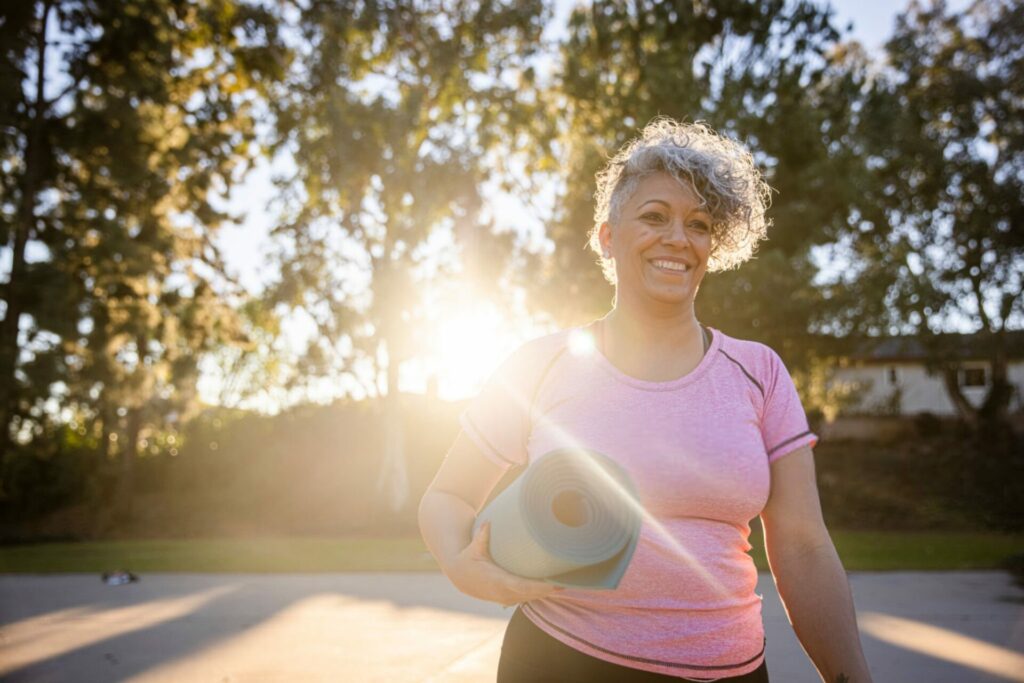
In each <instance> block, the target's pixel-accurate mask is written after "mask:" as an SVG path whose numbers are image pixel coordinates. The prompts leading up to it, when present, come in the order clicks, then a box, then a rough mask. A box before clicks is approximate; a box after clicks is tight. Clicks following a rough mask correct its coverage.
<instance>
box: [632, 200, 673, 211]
mask: <svg viewBox="0 0 1024 683" xmlns="http://www.w3.org/2000/svg"><path fill="white" fill-rule="evenodd" d="M652 203H657V204H663V205H664V206H665V208H666V209H670V208H672V207H671V206H669V203H668V202H666V201H665V200H663V199H648V200H647V201H646V202H644V203H643V204H641V205H640V206H638V207H637V211H639V210H640V209H642V208H644V207H645V206H647V205H648V204H652Z"/></svg>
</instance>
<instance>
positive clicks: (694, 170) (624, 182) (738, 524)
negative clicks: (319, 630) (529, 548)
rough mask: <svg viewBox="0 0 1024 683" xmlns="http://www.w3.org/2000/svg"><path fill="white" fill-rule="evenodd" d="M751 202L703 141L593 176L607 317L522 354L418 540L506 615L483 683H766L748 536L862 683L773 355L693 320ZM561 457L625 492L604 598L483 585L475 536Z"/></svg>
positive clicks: (682, 132) (809, 631) (486, 559)
mask: <svg viewBox="0 0 1024 683" xmlns="http://www.w3.org/2000/svg"><path fill="white" fill-rule="evenodd" d="M767 199H768V187H767V185H766V184H765V182H764V180H763V179H762V178H761V174H760V172H759V171H758V169H757V168H756V167H755V165H754V162H753V158H752V157H751V155H750V153H749V151H748V150H747V149H746V148H745V147H743V146H742V145H740V144H739V143H737V142H735V141H732V140H729V139H727V138H725V137H723V136H720V135H718V134H717V133H715V132H714V131H712V130H711V129H710V128H708V127H707V126H704V125H701V124H681V123H677V122H675V121H671V120H668V119H661V120H656V121H654V122H652V123H651V124H650V125H648V126H647V127H646V128H645V129H644V131H643V133H642V134H641V136H640V137H639V138H638V139H637V140H635V141H634V142H632V143H630V144H629V145H627V146H626V147H625V148H624V149H623V150H621V151H620V152H619V153H618V154H617V155H616V156H615V157H614V158H613V159H612V161H611V162H610V163H609V165H608V167H607V168H606V169H605V171H603V172H602V173H600V174H599V175H598V192H597V209H596V211H595V225H594V229H593V231H592V233H591V246H592V247H594V248H595V250H596V251H597V253H598V254H599V255H600V257H601V263H602V266H603V267H604V270H605V273H606V275H607V276H608V278H609V280H610V281H611V282H613V283H614V284H615V292H616V298H615V304H614V307H613V309H612V310H611V312H609V313H608V314H607V315H606V316H605V317H604V318H601V319H600V320H596V321H594V322H592V323H591V324H589V325H586V326H584V327H582V328H579V329H576V330H567V331H563V332H559V333H556V334H552V335H548V336H546V337H542V338H540V339H536V340H534V341H531V342H528V343H527V344H525V345H523V346H521V347H520V348H519V349H518V350H517V351H516V352H515V353H513V354H512V356H511V357H510V358H509V359H508V360H506V361H505V362H504V363H503V364H502V365H501V367H500V368H499V370H498V371H497V372H496V373H495V374H494V376H492V378H491V379H490V380H488V382H487V383H486V384H485V386H484V389H483V391H481V393H480V395H479V396H478V397H477V398H476V399H475V400H474V401H473V402H471V403H470V405H469V407H468V409H467V410H466V411H465V412H464V413H463V415H462V417H461V420H460V423H461V426H462V433H460V435H459V436H458V438H457V439H456V441H455V444H454V445H453V446H452V449H451V451H450V452H449V454H448V456H447V458H446V459H445V462H444V463H443V465H442V466H441V470H440V471H439V472H438V474H437V476H436V477H435V479H434V482H433V483H432V484H431V486H430V489H429V490H428V491H427V493H426V495H425V496H424V497H423V501H422V503H421V505H420V527H421V529H422V531H423V536H424V539H425V540H426V542H427V545H428V547H430V549H431V551H432V552H433V554H434V556H435V557H436V558H437V560H438V563H439V564H440V565H441V567H442V569H443V570H444V571H445V573H446V574H447V575H448V577H449V578H450V579H451V580H452V582H453V583H454V584H455V586H456V587H458V588H459V589H460V590H462V591H463V592H465V593H467V594H469V595H472V596H474V597H478V598H482V599H485V600H492V601H495V602H499V603H501V604H511V603H521V607H520V609H519V610H518V611H517V612H516V613H515V615H514V616H513V618H512V621H511V622H510V625H509V628H508V630H507V631H506V635H505V641H504V644H503V646H502V654H501V662H500V664H499V670H498V681H499V683H521V682H524V683H525V682H526V681H530V682H531V683H537V682H539V681H550V682H554V681H559V682H563V681H596V680H616V681H647V682H649V683H653V681H666V683H668V682H669V681H678V680H680V679H683V680H716V681H733V682H735V683H739V682H741V681H742V682H743V683H765V682H766V681H767V680H768V674H767V667H766V664H765V641H764V628H763V624H762V621H761V603H760V598H759V597H758V596H757V595H756V593H755V588H756V585H757V570H756V567H755V565H754V562H753V559H752V558H751V556H750V554H749V551H750V548H751V546H750V543H749V539H750V525H749V522H750V520H751V519H752V518H753V517H756V516H758V515H760V517H761V521H762V523H763V526H764V536H765V545H766V548H767V552H768V555H769V557H770V560H771V566H772V570H773V573H774V575H775V578H776V582H777V584H778V586H779V591H780V593H781V594H782V597H783V599H784V600H785V602H786V607H787V610H788V612H789V615H790V617H791V619H792V620H793V624H794V627H795V628H796V632H797V635H798V636H799V638H800V640H801V643H802V644H803V645H804V647H805V649H806V650H807V652H808V653H809V654H810V656H811V658H812V659H813V660H814V663H815V665H816V666H817V667H818V670H819V671H820V672H821V674H822V676H823V677H824V678H825V680H827V681H829V683H832V682H833V681H839V680H842V681H858V682H862V681H869V680H870V674H869V673H868V669H867V665H866V663H865V662H864V658H863V655H862V654H861V650H860V643H859V640H858V636H857V626H856V620H855V618H854V613H853V606H852V602H851V600H850V594H849V589H848V586H847V584H846V580H845V576H844V574H843V570H842V566H841V565H840V564H839V558H838V556H837V555H836V552H835V548H834V547H833V545H832V542H831V539H830V538H829V535H828V532H827V530H826V529H825V526H824V522H823V519H822V515H821V508H820V505H819V502H818V494H817V489H816V488H815V484H814V481H815V478H814V462H813V454H812V451H811V447H812V446H813V445H814V444H815V443H816V441H817V437H816V436H815V435H814V434H813V433H812V432H811V431H810V429H809V428H808V424H807V418H806V415H805V414H804V411H803V408H802V406H801V404H800V398H799V396H798V395H797V393H796V388H795V386H794V384H793V380H792V379H791V378H790V376H789V373H788V372H787V370H786V367H785V365H784V364H783V363H782V360H781V359H780V358H779V356H778V355H777V354H776V353H775V352H774V351H772V350H771V349H770V348H768V347H766V346H764V345H763V344H759V343H756V342H752V341H746V340H742V339H736V338H733V337H731V336H729V335H728V334H726V333H724V332H722V331H720V330H716V329H713V328H710V327H708V326H705V325H702V324H701V323H700V321H698V319H697V317H696V315H695V312H694V300H695V298H696V296H697V292H698V289H699V288H700V283H701V281H702V279H703V277H704V275H705V273H706V272H713V271H716V270H725V269H728V268H733V267H736V266H738V265H740V264H741V263H743V262H744V261H745V260H747V259H748V258H750V256H751V255H752V254H753V252H754V249H755V247H756V246H757V243H758V242H759V241H760V240H761V239H763V238H764V237H765V233H766V229H767V220H766V218H765V210H766V208H767V206H766V205H767ZM780 294H781V293H780ZM466 351H467V353H468V352H469V349H467V350H466ZM565 448H576V449H583V450H585V451H586V452H596V453H600V454H602V455H603V456H605V457H607V458H609V459H610V460H612V461H613V462H615V463H616V465H618V466H620V467H622V469H623V470H624V471H625V472H626V473H627V474H628V476H629V478H630V479H631V481H632V482H633V484H634V485H635V487H636V491H637V498H638V500H639V502H640V503H641V505H642V508H643V513H642V516H643V520H644V521H643V529H642V531H641V534H640V536H639V539H638V541H637V545H636V549H635V552H634V553H633V555H632V556H631V558H630V564H629V566H628V568H627V569H626V571H625V574H623V576H622V578H621V581H620V583H619V584H618V585H617V586H616V588H615V589H614V590H607V591H600V590H589V589H585V588H576V587H567V588H564V589H563V588H556V586H555V585H553V584H552V583H550V582H547V581H544V580H537V579H536V578H524V577H522V576H516V575H514V574H512V573H510V572H509V571H507V570H506V569H505V568H503V567H501V566H498V565H497V564H495V562H494V560H493V558H492V556H491V554H490V548H491V545H490V541H491V539H490V533H491V530H490V527H489V526H488V525H487V524H481V525H479V528H478V530H477V531H475V532H474V531H473V529H474V523H475V521H476V518H477V516H478V515H479V514H480V512H481V510H482V508H483V505H484V502H485V501H486V500H487V499H488V497H489V495H490V494H491V492H492V491H493V490H494V488H495V486H496V485H497V484H498V482H499V481H500V480H501V479H502V478H503V476H504V475H505V473H506V472H507V471H508V470H509V469H510V468H512V467H529V466H531V463H538V462H539V459H540V458H543V457H544V456H545V455H546V454H548V453H551V452H553V451H556V450H559V449H565ZM495 533H496V534H498V533H500V529H498V530H496V531H495ZM496 540H497V541H498V542H499V543H500V542H501V541H500V540H499V539H496ZM524 573H527V572H524ZM528 573H529V575H530V576H531V577H536V576H538V574H537V573H534V572H532V571H531V572H528Z"/></svg>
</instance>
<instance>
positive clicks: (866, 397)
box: [833, 361, 1024, 416]
mask: <svg viewBox="0 0 1024 683" xmlns="http://www.w3.org/2000/svg"><path fill="white" fill-rule="evenodd" d="M1007 376H1008V377H1007V378H1008V379H1009V381H1010V384H1012V385H1013V387H1014V389H1013V397H1012V398H1011V402H1010V410H1011V412H1013V411H1017V410H1022V409H1024V362H1021V361H1014V362H1012V363H1010V366H1009V368H1007ZM833 382H841V383H844V384H845V383H852V384H854V385H855V386H858V387H860V390H859V395H860V398H859V401H857V402H856V403H854V404H853V405H851V406H849V407H848V408H846V410H845V411H844V412H846V413H870V414H883V415H884V414H892V415H917V414H920V413H933V414H935V415H948V416H953V415H956V408H954V407H953V403H952V402H951V401H950V400H949V397H948V396H947V394H946V387H945V385H944V384H943V381H942V377H941V376H938V375H929V374H928V372H927V371H926V370H925V368H924V365H922V364H918V363H911V362H906V361H901V362H895V361H893V362H884V363H875V362H872V363H860V364H857V365H852V366H848V367H842V368H837V369H836V372H835V376H834V378H833ZM960 382H961V387H962V391H963V393H964V397H965V398H966V399H967V400H968V401H969V402H970V403H971V405H974V406H980V405H981V402H982V401H983V400H984V398H985V394H986V393H987V392H988V389H989V386H990V385H991V383H992V374H991V371H990V370H989V367H988V363H985V362H982V361H978V362H966V363H964V366H963V369H962V370H961V373H960ZM978 382H981V384H978ZM966 383H974V384H975V386H965V384H966ZM897 395H898V397H897Z"/></svg>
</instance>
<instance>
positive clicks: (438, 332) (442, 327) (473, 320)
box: [424, 303, 533, 400]
mask: <svg viewBox="0 0 1024 683" xmlns="http://www.w3.org/2000/svg"><path fill="white" fill-rule="evenodd" d="M430 327H431V329H430V334H429V336H430V339H429V340H424V341H427V342H428V343H427V346H428V348H429V351H428V358H427V359H425V360H426V361H427V362H426V367H427V369H428V372H429V373H430V374H432V375H433V376H434V377H436V379H437V385H438V396H439V397H440V398H442V399H446V400H460V399H464V398H468V397H470V396H473V395H475V394H476V393H477V392H478V391H479V389H480V387H481V386H482V385H483V383H484V382H485V381H486V380H487V378H488V377H489V376H490V375H491V374H492V373H493V372H494V371H495V370H496V369H497V368H498V366H499V365H500V364H501V362H502V361H503V360H504V359H505V358H507V357H508V356H509V354H510V353H512V351H514V350H515V349H516V347H518V346H519V345H520V344H522V343H523V342H524V341H525V340H526V339H528V338H530V336H531V334H532V333H533V330H532V329H531V328H530V326H529V325H524V324H522V323H520V324H516V322H515V321H511V320H509V319H508V317H507V316H506V315H503V313H502V312H501V311H499V310H498V309H497V308H496V307H494V306H492V305H486V304H481V303H465V304H464V305H461V306H451V307H446V308H444V309H442V310H440V311H439V314H438V316H437V317H436V319H435V321H434V323H433V324H432V325H431V326H430Z"/></svg>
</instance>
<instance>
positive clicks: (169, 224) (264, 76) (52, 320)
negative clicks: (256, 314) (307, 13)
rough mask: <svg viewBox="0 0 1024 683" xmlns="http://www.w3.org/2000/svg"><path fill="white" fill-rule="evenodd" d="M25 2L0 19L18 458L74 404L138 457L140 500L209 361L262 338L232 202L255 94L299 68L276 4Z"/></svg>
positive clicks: (2, 227)
mask: <svg viewBox="0 0 1024 683" xmlns="http://www.w3.org/2000/svg"><path fill="white" fill-rule="evenodd" d="M14 5H15V6H13V7H12V8H10V9H8V10H5V14H4V16H3V21H2V22H0V31H2V38H0V39H2V43H3V45H4V53H3V59H4V62H3V68H2V69H0V91H2V92H3V93H5V94H6V96H5V97H3V104H2V105H0V125H2V126H3V141H2V145H0V153H2V164H3V168H4V174H3V183H2V185H0V190H2V193H3V194H2V198H0V205H2V207H3V210H2V211H0V237H2V238H3V241H4V243H10V244H11V247H12V249H11V253H12V257H13V259H12V261H13V263H12V268H11V272H10V277H9V279H8V282H7V283H6V284H5V286H4V288H3V298H4V302H5V317H4V320H3V324H2V328H0V387H3V390H2V391H0V451H7V444H8V439H9V437H10V436H11V430H12V428H13V430H14V431H15V433H16V435H17V437H18V439H19V441H21V442H26V441H30V440H31V439H32V438H33V436H36V437H38V436H41V435H42V434H43V432H44V431H45V427H44V423H45V422H47V421H50V420H53V419H54V414H53V413H54V411H55V410H56V408H55V407H54V400H53V399H56V400H57V403H56V405H57V406H59V408H60V409H61V410H63V411H64V413H65V414H66V413H68V412H71V413H73V414H76V415H78V416H79V418H80V419H81V420H84V421H86V422H89V423H90V424H99V425H100V429H101V431H102V435H103V439H102V442H101V451H102V452H103V453H110V454H116V453H118V452H121V453H123V454H124V456H125V457H124V458H123V463H124V465H125V468H126V469H125V476H124V479H123V483H124V486H125V487H127V488H129V489H130V488H131V476H130V472H131V467H130V466H131V465H132V463H133V461H134V460H135V458H136V455H137V453H138V450H139V449H140V448H145V447H146V443H147V439H152V438H153V437H154V436H155V435H156V433H157V432H159V431H160V430H163V429H166V428H167V425H168V424H169V423H170V425H171V426H172V427H173V425H174V423H175V422H177V421H180V420H183V419H187V418H188V417H189V415H190V413H191V412H193V411H194V410H195V408H196V406H197V396H196V391H195V384H196V380H197V376H198V362H199V358H200V355H201V354H203V353H204V352H209V351H211V350H212V349H214V348H216V347H218V346H219V345H221V344H231V343H240V342H244V338H243V337H242V336H241V335H240V333H239V329H238V326H237V324H236V320H235V318H234V316H233V315H232V313H231V306H230V301H229V300H228V299H227V298H226V297H227V296H228V294H229V293H230V291H231V290H232V285H231V283H230V282H229V281H228V280H227V279H226V278H225V277H224V276H223V263H222V259H221V255H220V254H219V253H218V251H217V249H216V247H215V245H214V243H213V241H212V235H213V234H214V233H215V230H216V228H217V227H218V225H219V224H220V223H221V222H222V221H224V220H225V219H228V218H230V217H229V216H226V215H225V214H224V213H223V212H222V211H220V210H219V209H218V208H217V201H216V195H218V194H219V195H225V194H226V193H227V192H228V191H229V189H230V188H231V186H232V185H233V184H234V183H235V182H236V181H238V180H240V179H241V177H242V175H243V174H244V171H245V170H246V167H247V165H248V164H249V163H250V162H251V160H252V159H253V158H254V155H256V154H258V152H259V150H258V148H257V147H255V146H254V145H253V143H254V141H255V138H256V130H255V126H256V121H257V117H258V115H259V112H258V110H259V107H258V106H257V104H256V102H255V97H256V96H257V95H259V94H260V93H261V92H264V91H265V85H266V84H267V83H268V82H270V81H273V80H274V79H276V78H278V77H279V76H280V75H281V73H282V70H283V68H284V66H285V61H284V60H285V59H286V53H285V52H284V51H283V50H282V49H281V47H280V45H279V44H278V38H277V35H276V23H275V21H274V17H273V16H272V15H271V14H270V13H269V12H268V11H266V10H265V9H263V8H262V7H261V6H260V4H259V3H246V2H241V1H238V2H236V1H234V0H193V1H186V0H163V1H161V2H149V1H147V2H141V1H138V0H133V1H129V2H106V1H104V2H80V1H77V0H39V1H36V2H30V3H15V4H14ZM29 246H31V247H32V248H33V249H34V251H35V253H37V254H42V255H43V256H41V257H35V258H32V259H29V258H28V249H29ZM63 419H64V420H66V419H67V418H66V415H65V417H64V418H63Z"/></svg>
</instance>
